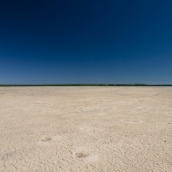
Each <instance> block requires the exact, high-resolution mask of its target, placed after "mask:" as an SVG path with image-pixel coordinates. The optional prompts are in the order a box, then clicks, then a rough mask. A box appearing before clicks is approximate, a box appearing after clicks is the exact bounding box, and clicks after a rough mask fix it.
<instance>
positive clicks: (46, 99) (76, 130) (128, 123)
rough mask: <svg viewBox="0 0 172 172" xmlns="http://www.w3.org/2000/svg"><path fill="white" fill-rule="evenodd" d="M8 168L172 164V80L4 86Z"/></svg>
mask: <svg viewBox="0 0 172 172" xmlns="http://www.w3.org/2000/svg"><path fill="white" fill-rule="evenodd" d="M0 171H1V172H71V171H73V172H87V171H89V172H91V171H93V172H148V171H151V172H152V171H153V172H172V87H0Z"/></svg>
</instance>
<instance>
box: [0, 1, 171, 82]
mask: <svg viewBox="0 0 172 172" xmlns="http://www.w3.org/2000/svg"><path fill="white" fill-rule="evenodd" d="M84 83H87V84H98V83H99V84H104V83H105V84H106V83H111V84H130V83H143V84H172V1H171V0H139V1H138V0H131V1H129V0H106V1H105V0H96V1H95V0H75V1H71V0H15V1H14V0H6V1H1V2H0V84H84Z"/></svg>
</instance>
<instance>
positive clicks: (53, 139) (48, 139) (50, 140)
mask: <svg viewBox="0 0 172 172" xmlns="http://www.w3.org/2000/svg"><path fill="white" fill-rule="evenodd" d="M60 139H61V136H46V137H43V138H42V139H41V140H40V141H38V142H37V144H38V145H43V146H46V145H47V146H48V145H51V144H52V143H55V142H56V141H59V140H60Z"/></svg>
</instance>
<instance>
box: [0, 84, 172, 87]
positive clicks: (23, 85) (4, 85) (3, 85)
mask: <svg viewBox="0 0 172 172" xmlns="http://www.w3.org/2000/svg"><path fill="white" fill-rule="evenodd" d="M0 86H1V87H32V86H39V87H40V86H172V84H164V85H163V84H162V85H159V84H157V85H156V84H152V85H149V84H0Z"/></svg>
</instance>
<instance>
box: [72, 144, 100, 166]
mask: <svg viewBox="0 0 172 172" xmlns="http://www.w3.org/2000/svg"><path fill="white" fill-rule="evenodd" d="M73 155H74V158H75V159H78V160H82V161H84V162H86V163H92V162H96V161H97V159H98V156H97V155H95V154H93V153H92V151H90V150H89V149H86V148H83V147H78V148H76V149H75V150H74V151H73Z"/></svg>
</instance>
